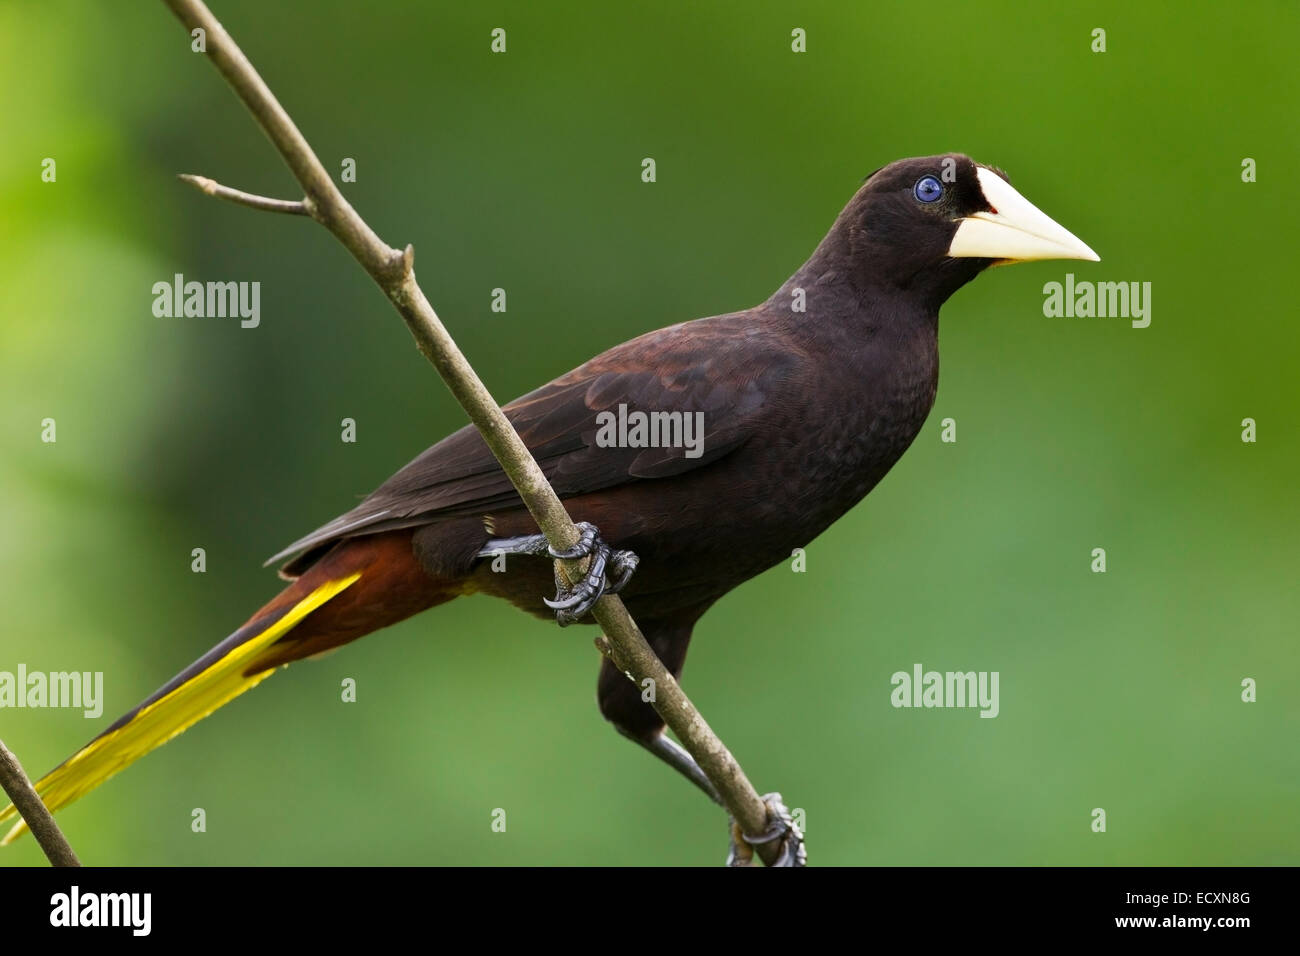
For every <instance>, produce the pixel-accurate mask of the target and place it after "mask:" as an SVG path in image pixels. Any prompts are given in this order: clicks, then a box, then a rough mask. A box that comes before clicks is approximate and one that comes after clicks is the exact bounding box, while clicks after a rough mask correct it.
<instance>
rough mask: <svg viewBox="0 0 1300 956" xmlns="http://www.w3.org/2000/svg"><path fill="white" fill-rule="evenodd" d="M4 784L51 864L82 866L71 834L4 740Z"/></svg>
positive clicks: (0, 762) (0, 750)
mask: <svg viewBox="0 0 1300 956" xmlns="http://www.w3.org/2000/svg"><path fill="white" fill-rule="evenodd" d="M0 787H4V791H5V793H7V794H8V795H9V799H10V800H11V801H12V802H13V805H14V809H16V810H17V811H18V812H19V813H20V814H21V815H22V818H23V819H24V820H25V821H26V822H27V829H29V830H31V831H32V836H34V837H35V838H36V842H37V843H39V844H40V845H41V849H42V850H44V851H45V856H46V857H47V858H48V859H49V861H50V865H51V866H81V861H80V860H78V859H77V854H75V853H73V852H72V847H71V846H70V845H69V844H68V840H67V837H65V836H64V835H63V831H62V830H60V829H59V825H58V824H57V823H55V822H54V817H52V816H51V815H50V811H49V810H48V809H46V806H45V804H44V802H42V800H41V798H40V796H39V795H38V794H37V793H36V789H35V788H34V787H33V786H32V782H31V781H30V780H28V779H27V774H25V773H24V772H23V765H22V764H20V763H19V762H18V758H17V757H15V756H14V755H13V753H11V752H10V750H9V748H8V747H6V746H5V744H4V741H3V740H0Z"/></svg>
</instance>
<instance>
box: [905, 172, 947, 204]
mask: <svg viewBox="0 0 1300 956" xmlns="http://www.w3.org/2000/svg"><path fill="white" fill-rule="evenodd" d="M912 193H913V194H914V195H915V196H916V198H917V199H919V200H921V202H935V201H937V200H938V199H940V198H941V197H942V196H943V185H942V184H941V183H940V182H939V180H937V179H935V178H934V177H933V176H922V177H921V178H920V179H918V180H917V181H916V185H915V186H914V187H912Z"/></svg>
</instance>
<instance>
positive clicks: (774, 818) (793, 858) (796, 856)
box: [727, 793, 808, 866]
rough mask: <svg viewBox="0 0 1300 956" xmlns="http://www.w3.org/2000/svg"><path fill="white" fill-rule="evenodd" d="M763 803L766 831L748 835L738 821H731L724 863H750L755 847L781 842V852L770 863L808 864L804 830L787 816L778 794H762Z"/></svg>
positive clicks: (744, 864)
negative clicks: (729, 846) (776, 841)
mask: <svg viewBox="0 0 1300 956" xmlns="http://www.w3.org/2000/svg"><path fill="white" fill-rule="evenodd" d="M763 803H765V804H766V805H767V824H768V826H767V830H766V831H765V832H763V833H760V834H758V835H757V836H750V835H749V834H747V833H744V832H742V831H741V829H740V824H738V823H736V821H734V820H733V821H731V849H730V851H729V852H728V853H727V866H753V865H754V847H755V846H758V845H759V844H762V843H771V842H772V841H773V840H779V841H781V842H780V843H779V844H778V846H779V848H780V852H779V853H778V855H777V858H776V859H775V860H774V861H773V862H772V864H771V865H772V866H807V865H808V850H807V848H806V847H805V846H804V842H803V831H801V830H800V829H799V825H798V824H797V823H795V822H794V818H793V817H792V816H790V811H789V810H787V809H786V806H785V804H784V803H783V802H782V801H781V795H780V794H779V793H765V794H763Z"/></svg>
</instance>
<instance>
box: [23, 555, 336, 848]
mask: <svg viewBox="0 0 1300 956" xmlns="http://www.w3.org/2000/svg"><path fill="white" fill-rule="evenodd" d="M360 577H361V575H360V573H357V574H353V575H351V576H350V577H346V578H342V579H340V580H338V581H329V582H327V583H325V584H322V585H321V586H320V587H318V588H317V589H316V590H314V591H312V592H311V594H309V595H307V596H306V597H305V598H303V599H302V600H301V601H299V602H298V603H297V604H295V605H294V606H293V608H292V609H291V610H290V611H289V612H288V613H287V614H285V615H284V616H283V617H282V618H280V619H279V620H278V621H276V622H275V623H274V624H272V625H271V626H270V627H269V628H267V629H266V630H265V631H263V632H262V633H261V634H258V635H257V636H256V637H254V638H251V639H250V640H247V641H245V642H244V643H242V644H240V645H239V646H237V647H235V648H233V649H232V650H231V651H230V653H228V654H226V655H225V656H224V657H222V658H221V659H220V660H218V661H216V662H215V663H213V664H212V665H211V666H209V667H207V668H206V669H204V670H202V671H200V672H199V673H198V674H196V675H195V676H194V677H192V678H190V679H189V680H188V681H186V682H185V683H184V684H182V685H181V686H180V687H177V688H176V689H175V690H173V691H172V692H171V693H169V694H167V695H166V696H164V697H161V698H159V699H158V700H156V701H154V702H153V703H152V704H149V705H148V706H146V707H143V708H141V710H140V712H139V713H137V714H135V715H134V716H133V717H132V718H131V719H130V720H129V721H128V722H127V723H125V724H123V725H122V726H121V727H119V728H118V729H117V730H114V731H112V732H111V733H107V734H104V735H103V736H102V737H97V738H95V739H94V740H92V741H91V742H90V743H89V744H87V745H86V746H85V747H83V748H82V749H81V750H79V751H78V752H77V753H76V754H74V755H73V756H72V757H70V758H68V760H66V761H65V762H64V763H63V764H61V765H60V766H58V767H57V768H55V769H54V770H52V771H51V772H50V773H48V774H46V775H45V776H44V777H42V778H41V779H40V780H39V781H38V782H37V784H36V792H37V793H39V794H40V795H41V799H42V800H44V801H45V805H46V806H47V807H49V808H50V811H51V812H53V811H55V810H58V809H60V808H62V807H66V806H67V805H68V804H69V803H72V802H73V801H74V800H76V799H78V798H79V797H82V796H84V795H85V794H86V793H89V792H90V791H91V790H93V789H94V788H95V787H97V786H99V785H100V784H101V783H103V782H104V781H105V780H107V779H108V778H109V777H111V776H113V774H115V773H117V772H118V771H119V770H121V769H123V768H124V767H126V766H128V765H129V764H131V763H134V762H135V761H136V760H139V759H140V758H141V757H143V756H144V755H145V754H147V753H148V752H149V751H151V750H153V749H154V748H155V747H160V746H162V745H163V744H165V743H166V742H167V741H169V740H171V739H172V738H173V737H175V736H176V735H177V734H180V733H182V732H183V731H185V730H187V729H188V728H190V727H192V726H193V725H194V724H196V723H198V722H199V721H200V720H202V719H203V718H204V717H206V716H208V714H210V713H212V712H213V711H214V710H216V709H217V708H218V707H220V706H221V705H223V704H225V703H227V702H228V701H230V700H232V699H233V698H235V697H238V696H239V695H240V694H242V693H243V692H244V691H246V690H248V689H249V688H251V687H255V686H257V685H258V684H259V683H261V682H262V681H263V680H265V679H266V678H268V677H270V676H271V674H272V673H274V671H273V670H267V671H262V672H261V673H260V674H254V675H253V676H252V677H245V676H244V673H243V672H244V670H245V669H246V668H247V667H248V666H249V665H250V664H251V663H253V661H254V660H255V659H256V657H257V655H258V654H259V653H260V652H261V651H263V650H265V649H266V648H267V647H269V646H270V645H271V644H274V643H275V642H276V641H278V640H279V639H280V638H281V637H283V636H284V635H285V634H287V633H288V632H289V631H290V630H292V629H293V628H294V627H295V626H296V625H297V624H298V623H299V622H300V621H302V619H303V618H304V617H306V616H307V615H308V614H310V613H311V612H312V611H314V610H316V609H317V608H318V607H320V606H321V605H322V604H324V603H325V602H326V601H328V600H330V599H331V598H333V597H334V596H335V595H337V594H338V593H339V592H341V591H343V590H344V589H345V588H347V587H349V586H350V585H352V584H353V583H354V582H355V581H356V580H357V579H358V578H360ZM17 813H18V811H17V810H16V809H15V808H14V806H13V804H10V805H9V806H7V807H5V808H4V810H0V824H4V823H7V822H9V821H10V820H12V819H13V818H14V817H15V816H17ZM25 832H27V824H26V823H25V822H24V821H23V820H21V819H20V820H19V821H18V822H17V823H16V824H14V826H13V828H12V829H11V830H10V831H9V833H8V834H7V835H6V836H5V838H4V839H3V840H0V846H5V845H7V844H9V843H12V842H13V841H14V840H16V839H18V837H20V836H22V835H23V834H24V833H25Z"/></svg>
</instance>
